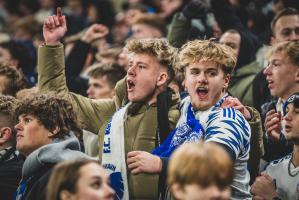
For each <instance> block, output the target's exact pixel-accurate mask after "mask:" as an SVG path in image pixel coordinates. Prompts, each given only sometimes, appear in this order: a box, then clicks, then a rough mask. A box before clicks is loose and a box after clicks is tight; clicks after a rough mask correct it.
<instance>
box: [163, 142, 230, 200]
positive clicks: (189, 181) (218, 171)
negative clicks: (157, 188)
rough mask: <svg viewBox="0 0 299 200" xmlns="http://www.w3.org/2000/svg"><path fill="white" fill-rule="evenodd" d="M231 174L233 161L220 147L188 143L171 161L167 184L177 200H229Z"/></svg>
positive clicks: (201, 143) (176, 152) (178, 150)
mask: <svg viewBox="0 0 299 200" xmlns="http://www.w3.org/2000/svg"><path fill="white" fill-rule="evenodd" d="M233 171H234V170H233V162H232V160H231V159H230V157H229V155H228V154H227V152H225V150H224V149H223V148H222V147H221V146H219V145H217V144H214V143H203V142H200V143H195V144H190V143H189V144H188V143H187V144H184V145H182V146H181V147H179V148H178V149H177V150H176V151H175V152H174V153H173V155H172V156H171V158H170V161H169V168H168V185H169V188H170V192H171V194H172V195H173V196H174V198H175V199H177V200H190V199H206V200H212V199H221V200H228V199H230V184H231V183H232V180H233V174H234V172H233Z"/></svg>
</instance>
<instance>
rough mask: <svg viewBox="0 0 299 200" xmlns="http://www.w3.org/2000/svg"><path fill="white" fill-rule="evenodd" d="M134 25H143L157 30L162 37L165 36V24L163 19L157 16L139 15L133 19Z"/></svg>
mask: <svg viewBox="0 0 299 200" xmlns="http://www.w3.org/2000/svg"><path fill="white" fill-rule="evenodd" d="M134 24H145V25H148V26H150V27H153V28H155V29H158V30H159V31H160V32H161V33H162V35H163V36H165V35H166V23H165V22H164V19H163V18H161V17H160V16H159V15H157V14H140V15H137V16H136V17H135V18H134V21H133V25H134Z"/></svg>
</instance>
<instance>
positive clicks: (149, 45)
mask: <svg viewBox="0 0 299 200" xmlns="http://www.w3.org/2000/svg"><path fill="white" fill-rule="evenodd" d="M125 50H126V51H127V52H128V53H137V54H147V55H150V56H154V57H156V58H157V59H158V62H159V63H160V65H161V66H164V67H166V68H167V72H168V76H169V80H168V82H170V81H171V80H172V79H173V77H174V65H175V63H176V61H177V49H176V48H175V47H173V46H171V45H170V44H169V43H168V41H167V40H166V39H156V38H155V39H132V40H130V41H129V42H128V43H127V44H126V46H125Z"/></svg>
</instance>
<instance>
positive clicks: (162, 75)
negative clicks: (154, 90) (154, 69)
mask: <svg viewBox="0 0 299 200" xmlns="http://www.w3.org/2000/svg"><path fill="white" fill-rule="evenodd" d="M168 78H169V77H168V74H167V72H161V73H160V75H159V76H158V78H157V86H158V87H160V86H163V85H165V84H167V81H168Z"/></svg>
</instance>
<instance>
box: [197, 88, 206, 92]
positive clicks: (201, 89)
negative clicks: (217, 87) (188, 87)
mask: <svg viewBox="0 0 299 200" xmlns="http://www.w3.org/2000/svg"><path fill="white" fill-rule="evenodd" d="M196 92H208V89H207V88H204V87H199V88H197V89H196Z"/></svg>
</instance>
